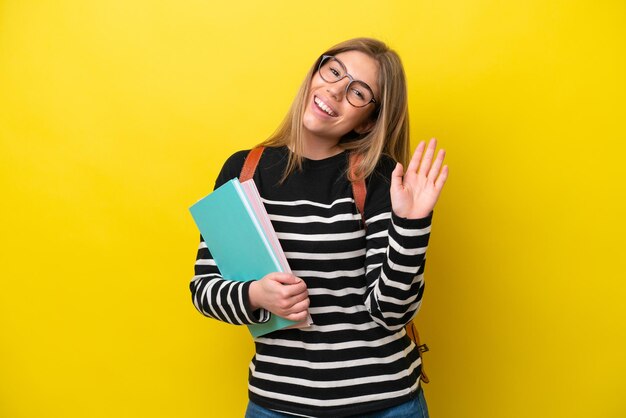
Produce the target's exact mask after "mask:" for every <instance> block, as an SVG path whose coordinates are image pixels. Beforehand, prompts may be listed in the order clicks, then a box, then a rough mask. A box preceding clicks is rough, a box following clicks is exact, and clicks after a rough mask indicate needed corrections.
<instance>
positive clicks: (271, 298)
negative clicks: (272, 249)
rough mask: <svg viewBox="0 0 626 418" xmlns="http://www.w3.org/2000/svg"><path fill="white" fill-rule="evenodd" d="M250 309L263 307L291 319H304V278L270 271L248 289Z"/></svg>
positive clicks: (307, 306) (306, 293) (306, 301)
mask: <svg viewBox="0 0 626 418" xmlns="http://www.w3.org/2000/svg"><path fill="white" fill-rule="evenodd" d="M249 295H250V305H252V309H258V308H265V309H267V310H268V311H270V312H271V313H273V314H276V315H278V316H281V317H283V318H286V319H289V320H291V321H296V322H300V321H304V320H305V319H306V318H307V316H308V313H309V310H308V309H309V293H308V291H307V288H306V284H305V283H304V280H302V279H301V278H299V277H296V276H294V275H293V274H290V273H270V274H268V275H266V276H264V277H263V278H262V279H259V280H255V281H253V282H252V283H251V284H250V289H249Z"/></svg>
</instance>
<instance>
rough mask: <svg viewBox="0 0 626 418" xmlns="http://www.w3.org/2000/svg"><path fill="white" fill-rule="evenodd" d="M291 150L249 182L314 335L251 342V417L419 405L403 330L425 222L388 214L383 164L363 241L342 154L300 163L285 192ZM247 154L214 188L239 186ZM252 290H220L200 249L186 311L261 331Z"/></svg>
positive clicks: (236, 286) (276, 153)
mask: <svg viewBox="0 0 626 418" xmlns="http://www.w3.org/2000/svg"><path fill="white" fill-rule="evenodd" d="M288 152H289V150H288V149H287V148H286V147H281V148H266V150H265V152H264V153H263V156H262V158H261V161H260V163H259V166H258V168H257V170H256V173H255V176H254V181H255V183H256V185H257V187H258V189H259V193H260V195H261V197H262V198H263V203H264V204H265V207H266V209H267V212H268V213H269V215H270V219H271V221H272V224H273V226H274V229H275V230H276V233H277V235H278V238H279V240H280V243H281V245H282V247H283V250H284V252H285V254H286V256H287V260H288V261H289V265H290V267H291V269H292V271H293V274H295V275H296V276H298V277H300V278H302V279H303V280H304V281H305V282H306V285H307V288H308V293H309V298H310V302H311V304H310V308H309V312H310V314H311V317H312V319H313V322H314V325H313V326H311V327H308V328H302V329H287V330H280V331H275V332H273V333H270V334H267V335H265V336H262V337H259V338H256V339H255V346H256V354H255V357H254V358H253V360H252V362H251V363H250V372H249V397H250V400H252V401H253V402H255V403H257V404H258V405H261V406H264V407H266V408H269V409H273V410H276V411H281V412H285V413H290V414H295V415H301V416H311V417H342V416H350V415H361V414H365V413H368V412H372V411H375V410H379V409H384V408H388V407H392V406H395V405H398V404H401V403H403V402H406V401H408V400H409V399H411V398H412V397H414V396H415V395H416V394H417V389H418V385H419V381H420V380H419V378H420V372H421V361H420V357H419V353H418V350H417V348H416V347H415V345H414V344H413V342H412V341H411V340H410V338H409V337H408V336H407V335H406V332H405V329H404V326H405V324H407V323H408V322H409V321H410V320H411V319H412V318H413V317H414V316H415V314H416V312H417V311H418V309H419V307H420V304H421V300H422V295H423V292H424V278H423V273H424V264H425V252H426V247H427V244H428V238H429V235H430V224H431V219H432V213H431V214H430V215H429V216H428V217H426V218H422V219H403V218H399V217H397V216H396V215H395V214H394V213H393V212H392V211H391V203H390V197H389V185H390V180H389V179H390V178H391V171H392V170H393V168H394V166H395V162H394V161H393V160H392V159H391V158H388V157H383V158H381V162H380V163H379V164H378V166H377V169H376V171H375V172H374V173H373V174H372V175H371V176H370V177H369V178H368V179H366V184H367V198H366V201H365V218H366V224H367V232H366V231H365V230H363V229H362V228H361V225H360V215H359V212H358V210H357V208H356V205H355V203H354V199H353V197H352V186H351V183H350V182H349V181H348V179H347V177H346V169H347V165H348V154H347V152H344V153H341V154H338V155H335V156H333V157H329V158H326V159H323V160H305V161H304V168H303V170H302V171H296V172H295V173H293V174H292V175H291V176H290V177H289V178H288V180H286V181H285V183H283V184H282V185H279V184H278V182H279V179H280V178H281V176H282V173H283V170H284V168H285V165H286V162H287V157H288ZM246 155H247V151H241V152H238V153H235V154H233V155H232V156H231V157H230V158H229V159H228V161H226V163H225V165H224V167H223V168H222V171H221V173H220V174H219V176H218V179H217V181H216V185H215V186H216V187H219V186H220V185H222V184H223V183H225V182H226V181H228V180H230V179H232V178H234V177H237V176H238V175H239V172H240V171H241V167H242V165H243V161H244V159H245V156H246ZM249 286H250V282H236V281H231V280H227V279H224V278H222V276H221V275H220V273H219V270H218V269H217V267H216V265H215V262H214V261H213V259H212V258H211V254H210V252H209V250H208V249H207V247H206V245H205V244H204V242H203V241H201V242H200V248H199V249H198V255H197V260H196V265H195V276H194V278H193V280H192V282H191V284H190V288H191V294H192V299H193V303H194V305H195V306H196V308H197V309H198V310H199V311H200V312H201V313H202V314H204V315H206V316H209V317H213V318H216V319H219V320H221V321H226V322H229V323H233V324H249V323H257V322H263V321H266V320H267V319H268V318H269V315H271V314H270V313H268V312H266V311H265V310H264V309H259V310H257V311H255V312H252V311H251V309H250V302H249V298H248V288H249Z"/></svg>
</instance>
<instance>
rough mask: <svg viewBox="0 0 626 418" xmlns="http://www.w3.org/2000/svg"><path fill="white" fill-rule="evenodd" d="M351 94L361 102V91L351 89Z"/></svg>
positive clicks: (362, 97)
mask: <svg viewBox="0 0 626 418" xmlns="http://www.w3.org/2000/svg"><path fill="white" fill-rule="evenodd" d="M352 94H353V95H354V96H356V97H358V98H359V99H360V100H363V99H364V98H365V97H364V96H363V93H362V92H361V90H359V89H355V88H352Z"/></svg>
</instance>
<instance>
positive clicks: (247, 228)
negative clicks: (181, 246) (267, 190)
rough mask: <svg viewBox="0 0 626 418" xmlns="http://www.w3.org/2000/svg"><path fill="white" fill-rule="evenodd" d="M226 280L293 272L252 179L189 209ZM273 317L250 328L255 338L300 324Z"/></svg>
mask: <svg viewBox="0 0 626 418" xmlns="http://www.w3.org/2000/svg"><path fill="white" fill-rule="evenodd" d="M189 210H190V212H191V215H192V217H193V219H194V221H195V222H196V225H197V226H198V229H199V230H200V233H201V234H202V237H203V238H204V241H205V242H206V245H207V247H208V248H209V251H210V252H211V255H212V256H213V259H214V260H215V264H217V267H218V268H219V270H220V273H221V274H222V277H224V278H225V279H230V280H237V281H249V280H256V279H260V278H262V277H263V276H265V275H266V274H268V273H272V272H289V273H290V272H291V270H290V269H289V265H288V264H287V260H286V258H285V255H284V253H283V251H282V248H281V247H280V244H279V242H278V238H277V237H276V233H275V232H274V229H273V228H272V226H271V222H270V221H269V217H268V216H267V212H265V207H264V206H263V203H262V202H261V200H260V196H259V195H258V191H257V190H256V186H255V185H254V182H253V181H252V180H249V181H246V182H244V183H243V184H242V183H239V180H238V179H232V180H230V181H228V182H227V183H224V184H223V185H222V186H220V187H219V188H217V189H215V190H214V191H213V192H212V193H211V194H209V195H208V196H206V197H204V198H202V199H200V200H199V201H198V202H197V203H196V204H194V205H193V206H191V208H189ZM296 324H297V323H296V322H293V321H290V320H288V319H285V318H281V317H279V316H278V315H274V314H272V315H271V318H270V320H269V321H268V322H266V323H264V324H252V325H248V328H249V330H250V333H251V334H252V336H253V337H255V338H256V337H258V336H261V335H265V334H268V333H270V332H272V331H276V330H279V329H283V328H286V327H289V326H293V325H296Z"/></svg>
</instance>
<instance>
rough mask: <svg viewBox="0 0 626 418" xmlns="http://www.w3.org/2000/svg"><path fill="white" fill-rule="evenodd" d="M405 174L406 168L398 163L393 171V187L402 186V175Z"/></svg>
mask: <svg viewBox="0 0 626 418" xmlns="http://www.w3.org/2000/svg"><path fill="white" fill-rule="evenodd" d="M403 175H404V170H403V169H402V164H400V163H396V168H394V169H393V171H392V172H391V188H392V189H394V188H395V189H397V188H401V187H402V176H403Z"/></svg>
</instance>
